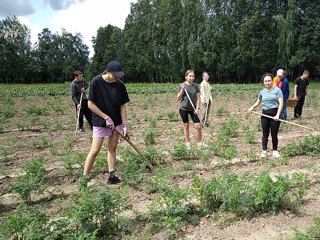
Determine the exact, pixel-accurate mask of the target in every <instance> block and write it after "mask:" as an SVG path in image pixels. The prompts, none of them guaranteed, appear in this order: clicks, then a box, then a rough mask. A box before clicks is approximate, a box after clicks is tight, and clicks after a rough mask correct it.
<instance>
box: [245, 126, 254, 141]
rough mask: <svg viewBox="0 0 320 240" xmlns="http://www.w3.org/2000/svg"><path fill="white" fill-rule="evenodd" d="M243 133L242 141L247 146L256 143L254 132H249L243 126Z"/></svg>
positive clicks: (247, 128) (246, 127) (248, 129)
mask: <svg viewBox="0 0 320 240" xmlns="http://www.w3.org/2000/svg"><path fill="white" fill-rule="evenodd" d="M243 132H244V139H245V141H246V143H249V144H254V143H256V140H255V138H256V137H255V131H253V130H250V128H249V127H248V126H243Z"/></svg>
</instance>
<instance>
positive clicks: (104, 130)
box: [92, 126, 112, 138]
mask: <svg viewBox="0 0 320 240" xmlns="http://www.w3.org/2000/svg"><path fill="white" fill-rule="evenodd" d="M92 132H93V133H92V137H93V138H104V137H110V136H111V135H112V129H111V128H109V127H95V126H93V129H92Z"/></svg>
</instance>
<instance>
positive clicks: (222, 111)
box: [216, 107, 230, 117]
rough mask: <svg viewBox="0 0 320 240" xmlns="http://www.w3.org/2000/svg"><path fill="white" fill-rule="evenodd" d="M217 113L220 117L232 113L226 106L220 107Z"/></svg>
mask: <svg viewBox="0 0 320 240" xmlns="http://www.w3.org/2000/svg"><path fill="white" fill-rule="evenodd" d="M216 115H217V116H218V117H222V116H229V115H230V113H229V111H228V110H226V109H225V108H224V107H220V108H218V110H217V113H216Z"/></svg>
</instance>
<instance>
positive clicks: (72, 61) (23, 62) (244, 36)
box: [0, 0, 320, 83]
mask: <svg viewBox="0 0 320 240" xmlns="http://www.w3.org/2000/svg"><path fill="white" fill-rule="evenodd" d="M319 12H320V6H319V4H318V3H317V1H307V0H299V1H298V0H285V1H284V0H268V1H266V0H198V1H194V0H179V1H174V0H138V2H137V3H134V4H131V12H130V14H129V15H128V17H127V19H126V23H125V27H124V29H123V30H121V29H119V28H117V27H115V26H111V25H108V26H105V27H100V28H99V29H98V31H97V35H96V36H95V37H94V38H93V40H92V42H93V47H94V55H93V58H92V59H91V61H90V62H89V60H88V56H89V54H88V47H87V46H86V45H84V44H83V43H82V38H81V35H80V34H77V35H76V36H73V35H72V34H70V33H68V32H66V31H63V33H62V34H61V35H59V34H57V33H55V34H53V33H51V32H50V30H49V29H43V31H42V32H41V33H40V34H39V35H38V42H37V43H36V44H35V46H31V43H30V33H29V32H30V31H29V30H28V29H27V28H26V27H25V26H24V25H22V24H20V23H19V21H18V20H17V19H16V18H15V17H13V18H10V17H8V18H6V19H5V20H3V21H0V31H1V32H0V55H1V56H0V57H1V58H0V82H6V83H8V82H9V83H10V82H62V81H68V80H70V78H71V77H72V72H73V70H74V69H76V68H79V69H82V70H86V71H87V72H88V73H89V74H90V76H93V75H96V74H99V73H101V72H102V71H103V70H104V69H105V66H106V63H107V62H108V61H111V60H118V61H120V63H121V64H122V66H123V70H124V72H125V74H126V75H125V79H126V80H127V81H130V82H168V81H170V82H172V81H181V80H182V79H183V76H184V72H185V71H186V70H187V69H189V68H192V69H194V70H195V71H196V73H198V74H199V73H201V72H202V71H208V72H209V74H210V75H211V76H212V78H213V79H214V81H215V82H220V83H230V82H258V81H259V80H260V76H261V75H262V74H263V73H264V72H266V71H269V72H273V73H274V72H275V71H276V69H278V68H284V69H286V70H288V74H289V76H290V78H291V79H293V78H295V77H297V76H298V75H300V74H301V72H302V70H304V69H308V70H310V72H311V76H312V77H319V70H320V56H319V53H320V15H319Z"/></svg>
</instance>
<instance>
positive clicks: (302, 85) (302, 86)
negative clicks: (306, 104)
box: [294, 77, 309, 97]
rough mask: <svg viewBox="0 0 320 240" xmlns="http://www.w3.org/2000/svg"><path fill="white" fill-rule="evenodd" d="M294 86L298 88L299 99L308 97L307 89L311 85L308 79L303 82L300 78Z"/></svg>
mask: <svg viewBox="0 0 320 240" xmlns="http://www.w3.org/2000/svg"><path fill="white" fill-rule="evenodd" d="M294 84H295V85H297V86H298V87H297V97H300V96H304V95H306V89H307V86H308V85H309V81H308V79H306V80H302V78H301V77H298V78H297V79H296V80H295V81H294Z"/></svg>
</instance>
